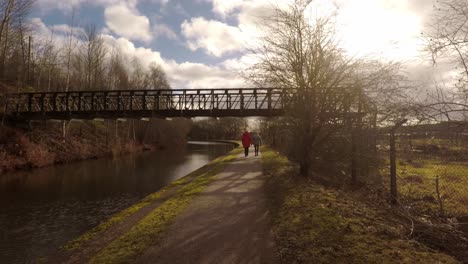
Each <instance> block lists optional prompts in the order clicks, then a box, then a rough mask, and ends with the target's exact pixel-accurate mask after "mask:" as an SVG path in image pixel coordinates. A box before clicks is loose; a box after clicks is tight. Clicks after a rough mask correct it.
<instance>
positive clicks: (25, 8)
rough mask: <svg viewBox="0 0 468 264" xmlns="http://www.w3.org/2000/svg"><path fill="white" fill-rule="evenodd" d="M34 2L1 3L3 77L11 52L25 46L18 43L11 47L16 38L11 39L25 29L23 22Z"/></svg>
mask: <svg viewBox="0 0 468 264" xmlns="http://www.w3.org/2000/svg"><path fill="white" fill-rule="evenodd" d="M33 2H34V1H33V0H4V1H1V3H0V12H1V17H0V45H1V52H0V70H1V74H2V75H4V71H5V64H6V60H7V57H8V53H9V51H11V50H12V47H13V48H14V47H17V46H16V45H22V44H23V43H22V42H18V41H16V43H15V45H11V43H14V42H13V41H12V40H14V38H11V35H12V34H16V33H19V30H22V29H23V23H22V21H24V20H25V18H26V16H27V15H28V13H29V11H30V8H31V6H32V4H33ZM18 29H19V30H18ZM21 41H23V38H21Z"/></svg>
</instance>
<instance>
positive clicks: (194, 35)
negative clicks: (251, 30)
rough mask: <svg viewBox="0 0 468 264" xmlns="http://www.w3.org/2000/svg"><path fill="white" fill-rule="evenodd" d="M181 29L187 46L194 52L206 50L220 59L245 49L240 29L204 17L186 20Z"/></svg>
mask: <svg viewBox="0 0 468 264" xmlns="http://www.w3.org/2000/svg"><path fill="white" fill-rule="evenodd" d="M181 27H182V34H183V35H184V36H185V37H186V38H187V45H188V47H189V48H190V49H191V50H193V51H195V50H197V49H204V50H205V51H206V52H207V53H208V54H211V55H214V56H216V57H220V56H222V55H223V54H225V53H229V52H234V51H241V50H242V49H243V48H244V35H243V34H242V32H241V30H240V29H239V28H238V27H233V26H229V25H227V24H225V23H222V22H220V21H216V20H206V19H205V18H203V17H196V18H192V19H191V20H190V21H187V20H185V21H184V22H183V23H182V25H181Z"/></svg>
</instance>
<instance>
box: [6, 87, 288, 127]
mask: <svg viewBox="0 0 468 264" xmlns="http://www.w3.org/2000/svg"><path fill="white" fill-rule="evenodd" d="M285 99H286V93H285V92H284V90H283V89H274V88H268V89H262V88H252V89H250V88H249V89H180V90H176V89H174V90H125V91H124V90H119V91H72V92H45V93H19V94H9V95H8V96H7V100H6V107H5V113H6V116H7V118H8V119H12V120H46V119H62V120H67V119H93V118H144V117H196V116H214V117H223V116H237V117H246V116H278V115H282V114H283V107H284V102H285Z"/></svg>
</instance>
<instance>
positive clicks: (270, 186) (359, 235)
mask: <svg viewBox="0 0 468 264" xmlns="http://www.w3.org/2000/svg"><path fill="white" fill-rule="evenodd" d="M262 162H263V169H264V174H265V175H267V176H268V180H267V185H266V189H267V192H268V193H267V195H268V197H269V206H270V212H272V227H273V233H274V235H275V238H276V242H277V247H278V250H279V255H280V258H281V262H282V263H458V262H457V261H456V260H455V259H454V258H452V257H451V256H448V255H445V254H443V253H439V252H436V251H433V250H431V249H429V248H427V247H426V246H424V245H421V244H419V243H417V242H415V241H411V240H407V239H405V234H406V233H407V229H406V228H405V225H404V221H403V220H401V219H400V220H399V219H398V217H397V216H395V215H392V214H391V213H390V212H389V211H387V210H385V209H379V208H376V207H373V206H371V205H370V203H366V202H365V201H361V200H359V199H357V198H356V197H355V195H354V194H353V193H347V192H343V191H337V190H335V189H327V188H325V187H323V186H321V185H319V184H317V183H314V182H313V181H310V180H308V179H305V178H302V177H300V176H299V173H298V167H297V166H296V165H295V164H293V163H291V162H289V161H288V160H287V159H286V158H285V157H283V156H281V155H279V154H278V153H277V152H275V151H272V150H271V149H268V148H263V151H262Z"/></svg>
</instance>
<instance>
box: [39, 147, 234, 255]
mask: <svg viewBox="0 0 468 264" xmlns="http://www.w3.org/2000/svg"><path fill="white" fill-rule="evenodd" d="M240 152H241V149H240V148H235V149H234V150H232V151H230V152H229V153H228V154H227V155H224V156H221V157H218V158H216V159H215V160H213V161H211V162H210V163H208V164H207V165H205V166H203V167H201V168H200V169H198V170H196V171H194V172H192V173H190V174H188V175H187V176H185V177H183V178H181V179H179V180H177V181H174V182H172V183H171V184H170V185H168V186H166V187H165V188H163V189H162V190H160V191H158V192H156V193H153V194H150V195H148V196H147V197H145V198H144V199H142V200H141V201H140V202H138V203H135V204H134V205H132V206H131V207H128V208H127V209H125V210H123V211H121V212H119V213H117V214H115V215H114V216H112V217H111V218H109V219H108V220H107V221H105V222H103V223H102V224H100V225H99V226H97V227H96V228H94V229H92V230H90V231H88V232H86V233H85V234H83V235H82V236H80V237H79V238H77V239H75V240H73V241H71V242H70V243H68V244H67V245H66V246H64V247H63V248H62V250H61V252H59V253H58V254H57V255H55V256H52V257H46V258H43V259H42V261H45V262H60V263H84V262H91V263H121V262H126V261H130V260H132V259H134V258H135V257H136V256H138V255H139V254H141V253H142V252H143V251H144V250H145V249H146V248H148V247H149V246H151V245H152V244H153V243H154V242H155V241H157V240H158V239H160V238H161V237H162V235H163V234H164V233H165V231H166V228H167V227H168V226H169V225H170V224H171V223H172V222H173V220H174V219H175V217H176V216H177V215H179V214H180V213H181V212H182V211H184V210H185V209H186V208H187V205H188V204H189V203H190V202H191V201H192V200H193V199H194V198H195V197H197V196H198V195H199V194H200V193H201V192H202V191H203V190H204V189H205V188H206V186H208V185H209V184H210V183H211V182H212V181H213V180H214V178H215V177H216V176H217V175H218V174H219V173H220V172H222V171H223V170H224V168H225V167H226V166H228V165H229V164H230V163H231V162H233V161H234V160H236V159H237V158H238V156H239V153H240Z"/></svg>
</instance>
